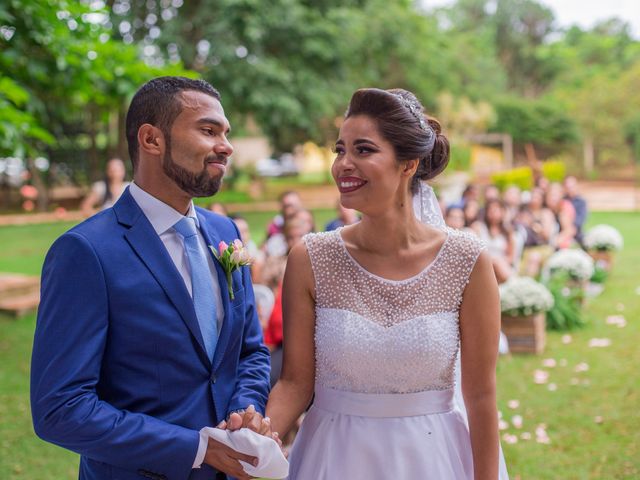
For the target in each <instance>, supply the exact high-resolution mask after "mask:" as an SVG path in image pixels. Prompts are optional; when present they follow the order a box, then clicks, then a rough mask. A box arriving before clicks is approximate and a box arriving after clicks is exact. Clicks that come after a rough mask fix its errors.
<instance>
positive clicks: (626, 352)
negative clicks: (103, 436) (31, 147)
mask: <svg viewBox="0 0 640 480" xmlns="http://www.w3.org/2000/svg"><path fill="white" fill-rule="evenodd" d="M272 215H273V213H255V214H246V215H245V217H246V218H247V219H248V220H249V222H250V224H251V226H252V229H253V235H254V237H255V238H256V240H259V238H261V236H262V233H261V232H263V231H264V225H266V223H267V222H268V220H269V219H270V218H271V216H272ZM330 216H331V212H329V211H322V212H318V215H317V216H316V219H317V222H318V225H320V226H321V225H324V222H325V221H326V220H328V218H329V217H330ZM591 223H592V224H595V223H609V224H611V225H613V226H615V227H616V228H618V229H619V230H620V231H621V232H622V234H623V235H624V237H625V249H624V250H623V251H622V252H620V253H619V254H618V255H617V257H616V264H615V266H614V271H613V273H612V275H611V276H610V277H609V279H608V280H607V283H606V289H605V292H604V293H603V294H602V295H600V296H599V297H597V298H595V299H592V300H590V301H589V303H588V305H587V306H586V308H585V315H586V318H587V320H588V324H587V326H586V327H585V328H583V329H581V330H577V331H574V332H571V337H572V342H571V343H569V344H564V343H563V342H562V336H563V334H562V333H555V332H550V333H548V338H547V349H546V351H545V353H544V355H542V356H511V357H502V358H501V359H500V362H499V366H498V382H499V384H498V385H499V392H498V397H499V398H498V404H499V408H500V410H501V411H502V413H503V415H504V417H505V418H506V419H507V420H510V419H511V417H512V416H513V415H521V416H522V417H523V427H522V428H521V429H515V428H513V427H510V428H509V429H508V430H506V431H505V432H507V433H511V434H518V435H519V434H521V433H522V432H530V433H531V434H532V435H533V438H534V439H533V440H528V441H524V440H519V441H518V443H516V444H507V443H505V442H503V448H504V451H505V456H506V459H507V464H508V467H509V472H510V475H511V478H512V479H517V478H520V479H522V480H525V479H526V480H529V479H533V480H538V479H540V480H543V479H633V478H640V448H639V446H640V433H639V432H640V416H639V415H637V408H638V405H640V398H639V396H640V394H639V387H638V375H637V368H638V365H640V349H638V347H637V342H638V338H640V337H639V333H640V323H638V318H639V315H638V313H639V312H640V295H638V294H637V293H636V289H637V288H638V287H639V286H640V279H639V277H638V275H637V260H636V259H637V258H638V256H639V255H640V215H638V214H629V213H611V214H609V213H597V214H593V215H592V218H591ZM71 225H72V224H69V223H59V224H51V225H35V226H24V227H2V228H0V244H1V245H2V246H3V248H2V249H1V250H0V271H2V272H20V273H28V274H38V273H39V272H40V268H41V265H42V261H43V259H44V255H45V253H46V250H47V248H48V247H49V245H50V244H51V243H52V242H53V240H54V239H55V238H56V237H57V236H59V235H60V234H61V233H62V232H63V231H65V230H67V229H68V228H70V227H71ZM621 309H624V310H622V311H621ZM612 314H623V315H624V316H625V317H626V319H627V321H628V325H627V326H626V327H625V328H617V327H615V326H611V325H607V324H606V323H605V319H606V317H607V316H608V315H612ZM34 326H35V315H29V316H26V317H24V318H22V319H20V320H13V319H10V318H8V317H0V479H2V480H17V479H33V478H38V479H39V480H40V479H41V480H59V479H71V478H77V465H78V457H77V455H75V454H73V453H70V452H68V451H65V450H63V449H61V448H58V447H55V446H53V445H49V444H46V443H45V442H42V441H40V440H39V439H38V438H36V436H35V434H34V433H33V429H32V427H31V419H30V413H29V362H30V355H31V342H32V337H33V330H34ZM591 338H609V339H611V342H612V344H611V346H609V347H606V348H589V347H588V342H589V340H590V339H591ZM547 358H553V359H556V360H557V361H558V362H560V361H561V360H562V359H564V360H566V366H564V367H562V366H556V367H555V368H545V367H543V365H542V362H543V359H547ZM582 362H585V363H587V364H588V365H589V370H588V371H586V372H581V373H576V372H575V371H574V370H575V366H576V365H577V364H579V363H582ZM536 369H542V370H546V371H548V372H549V374H550V379H549V382H552V383H555V385H556V386H557V390H555V391H550V390H549V389H548V385H537V384H534V382H533V373H534V371H535V370H536ZM572 379H578V383H579V384H578V385H572ZM573 382H574V383H575V380H574V381H573ZM514 399H515V400H519V402H520V406H519V407H518V408H516V409H511V408H509V407H508V406H507V402H508V401H509V400H514ZM596 417H602V422H601V423H597V422H596V421H595V418H596ZM542 423H544V424H546V430H547V432H548V434H549V437H550V439H551V443H550V444H549V445H545V444H539V443H536V441H535V433H534V429H535V426H537V425H539V424H542ZM505 432H503V433H505ZM34 472H37V473H34Z"/></svg>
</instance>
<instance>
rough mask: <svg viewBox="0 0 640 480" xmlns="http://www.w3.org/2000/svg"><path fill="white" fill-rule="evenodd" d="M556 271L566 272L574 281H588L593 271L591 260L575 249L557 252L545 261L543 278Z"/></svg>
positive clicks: (584, 253) (582, 251)
mask: <svg viewBox="0 0 640 480" xmlns="http://www.w3.org/2000/svg"><path fill="white" fill-rule="evenodd" d="M558 270H561V271H564V272H567V273H568V274H569V276H570V277H571V278H572V279H574V280H589V279H590V278H591V277H592V276H593V271H594V262H593V258H591V257H590V256H589V255H588V254H587V253H586V252H585V251H584V250H580V249H577V248H567V249H565V250H558V251H557V252H555V253H554V254H553V255H551V257H549V260H547V263H546V264H545V266H544V271H543V278H544V277H548V276H549V275H550V274H552V273H553V272H555V271H558Z"/></svg>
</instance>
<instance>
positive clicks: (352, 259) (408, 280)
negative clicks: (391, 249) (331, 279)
mask: <svg viewBox="0 0 640 480" xmlns="http://www.w3.org/2000/svg"><path fill="white" fill-rule="evenodd" d="M343 228H344V227H340V228H338V229H337V230H335V235H336V237H337V239H338V243H339V244H340V247H341V249H342V251H343V252H344V254H345V255H346V257H347V258H348V259H349V261H350V262H351V263H352V264H353V265H354V266H355V267H356V268H357V269H358V270H360V271H361V272H363V273H364V274H366V275H367V276H369V277H371V278H373V279H376V280H378V281H380V282H383V283H389V284H392V285H403V284H406V283H411V282H414V281H416V280H418V279H420V278H422V277H423V276H424V275H426V274H427V273H428V272H429V271H430V270H431V268H432V267H433V266H434V265H435V264H436V263H438V260H439V259H440V257H441V256H442V252H444V250H445V248H446V246H447V244H448V243H449V239H450V238H451V233H450V232H449V231H448V230H445V233H446V234H447V236H446V238H445V239H444V242H442V245H441V246H440V248H439V249H438V253H437V254H436V256H435V258H434V259H433V260H432V261H431V262H429V264H428V265H427V266H426V267H424V268H423V269H422V270H420V271H419V272H418V273H416V274H415V275H413V276H411V277H409V278H404V279H402V280H391V279H389V278H385V277H381V276H380V275H376V274H375V273H372V272H370V271H369V270H367V269H366V268H364V267H363V266H362V265H361V264H360V263H359V262H358V261H357V260H356V259H355V257H354V256H353V255H351V252H349V249H348V248H347V245H346V243H345V242H344V238H342V229H343Z"/></svg>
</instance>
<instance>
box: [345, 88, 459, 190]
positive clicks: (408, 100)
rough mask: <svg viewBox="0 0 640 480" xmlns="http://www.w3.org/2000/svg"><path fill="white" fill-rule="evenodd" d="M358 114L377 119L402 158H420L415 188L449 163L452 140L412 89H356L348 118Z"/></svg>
mask: <svg viewBox="0 0 640 480" xmlns="http://www.w3.org/2000/svg"><path fill="white" fill-rule="evenodd" d="M357 115H365V116H367V117H369V118H371V119H373V120H374V121H375V122H376V124H377V125H378V131H379V132H380V134H381V135H382V137H384V139H385V140H387V141H388V142H389V143H391V145H393V149H394V151H395V154H396V159H397V160H398V161H399V162H406V161H408V160H413V159H416V158H417V159H419V160H420V163H419V164H418V169H417V170H416V173H415V175H414V176H413V181H412V182H411V188H412V191H414V192H415V189H416V188H417V186H418V183H419V181H420V180H429V179H432V178H434V177H436V176H437V175H438V174H440V173H441V172H442V171H443V170H444V169H445V168H446V166H447V163H449V140H447V137H445V136H444V135H442V133H440V132H441V128H440V122H438V120H436V119H435V118H432V117H429V116H428V115H426V114H425V112H424V107H423V106H422V104H421V103H420V102H419V101H418V99H417V98H416V96H415V95H414V94H413V93H411V92H409V91H407V90H402V89H400V88H394V89H392V90H380V89H378V88H362V89H360V90H356V92H355V93H354V94H353V96H352V97H351V101H350V102H349V108H348V109H347V113H346V114H345V118H349V117H355V116H357Z"/></svg>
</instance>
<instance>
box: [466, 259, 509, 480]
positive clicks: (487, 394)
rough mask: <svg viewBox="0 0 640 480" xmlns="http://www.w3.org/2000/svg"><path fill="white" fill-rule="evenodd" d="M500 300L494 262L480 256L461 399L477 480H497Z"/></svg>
mask: <svg viewBox="0 0 640 480" xmlns="http://www.w3.org/2000/svg"><path fill="white" fill-rule="evenodd" d="M499 335H500V296H499V293H498V284H497V282H496V278H495V275H494V273H493V268H492V266H491V259H490V257H489V255H488V253H487V252H486V251H484V252H482V253H481V254H480V257H479V258H478V261H477V262H476V264H475V267H474V269H473V272H471V277H470V279H469V284H468V285H467V288H466V289H465V291H464V295H463V297H462V305H461V307H460V348H461V362H462V393H463V395H464V401H465V405H466V408H467V414H468V417H469V432H470V434H471V448H472V450H473V469H474V478H475V480H496V479H497V478H498V442H499V439H498V415H497V406H496V362H497V356H498V340H499Z"/></svg>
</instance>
